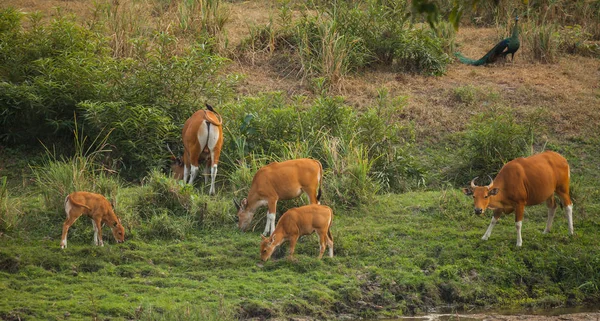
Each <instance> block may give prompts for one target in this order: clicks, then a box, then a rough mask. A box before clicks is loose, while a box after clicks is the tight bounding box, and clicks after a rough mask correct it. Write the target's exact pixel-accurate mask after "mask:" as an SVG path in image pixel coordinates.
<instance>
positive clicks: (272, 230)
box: [271, 213, 275, 235]
mask: <svg viewBox="0 0 600 321" xmlns="http://www.w3.org/2000/svg"><path fill="white" fill-rule="evenodd" d="M273 232H275V213H273V218H271V235H273Z"/></svg>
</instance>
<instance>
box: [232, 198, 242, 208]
mask: <svg viewBox="0 0 600 321" xmlns="http://www.w3.org/2000/svg"><path fill="white" fill-rule="evenodd" d="M233 204H234V205H235V208H237V210H238V211H239V210H240V203H239V202H238V201H236V200H235V198H234V199H233Z"/></svg>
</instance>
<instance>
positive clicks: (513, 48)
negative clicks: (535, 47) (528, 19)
mask: <svg viewBox="0 0 600 321" xmlns="http://www.w3.org/2000/svg"><path fill="white" fill-rule="evenodd" d="M518 22H519V16H516V18H515V26H514V27H513V30H512V36H510V37H509V38H506V39H504V40H502V41H500V42H499V43H498V44H497V45H495V46H494V48H492V50H490V51H489V52H488V53H487V54H485V56H483V57H481V59H479V60H473V59H469V58H467V57H465V56H463V55H462V54H461V53H460V52H456V53H454V55H455V56H456V57H457V58H458V60H459V61H460V62H462V63H464V64H467V65H474V66H481V65H485V64H491V63H494V62H496V61H497V60H498V58H500V57H502V58H506V56H507V55H508V54H511V58H512V60H511V61H512V62H514V61H515V52H517V50H519V46H520V45H521V43H520V42H519V28H518V26H517V24H518Z"/></svg>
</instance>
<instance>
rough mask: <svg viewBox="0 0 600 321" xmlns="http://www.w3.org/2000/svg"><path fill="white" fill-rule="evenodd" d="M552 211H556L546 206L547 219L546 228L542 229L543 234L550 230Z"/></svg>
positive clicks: (552, 217) (552, 218)
mask: <svg viewBox="0 0 600 321" xmlns="http://www.w3.org/2000/svg"><path fill="white" fill-rule="evenodd" d="M554 213H556V207H555V208H548V220H547V221H546V229H545V230H544V234H546V233H548V232H550V229H551V228H552V221H553V220H554Z"/></svg>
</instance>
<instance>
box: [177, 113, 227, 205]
mask: <svg viewBox="0 0 600 321" xmlns="http://www.w3.org/2000/svg"><path fill="white" fill-rule="evenodd" d="M206 107H207V109H208V110H204V109H201V110H198V111H197V112H195V113H194V114H193V115H192V116H191V117H190V118H188V119H187V120H186V121H185V123H184V125H183V131H182V132H181V137H182V139H183V162H181V161H177V159H176V160H175V163H174V166H172V167H171V170H172V171H173V173H174V175H175V176H176V177H178V176H180V175H181V167H183V182H184V183H187V184H193V183H194V179H195V178H196V176H197V175H198V163H199V161H200V159H202V160H205V161H206V166H205V167H204V180H205V183H206V182H207V181H208V172H209V171H210V177H211V181H210V191H209V194H215V179H216V177H217V166H218V164H219V157H220V155H221V149H222V148H223V120H222V118H221V116H220V115H219V114H218V113H216V112H215V111H214V109H213V108H212V107H211V106H210V105H208V104H206ZM181 165H182V166H181Z"/></svg>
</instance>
